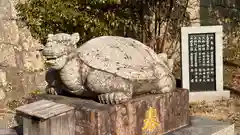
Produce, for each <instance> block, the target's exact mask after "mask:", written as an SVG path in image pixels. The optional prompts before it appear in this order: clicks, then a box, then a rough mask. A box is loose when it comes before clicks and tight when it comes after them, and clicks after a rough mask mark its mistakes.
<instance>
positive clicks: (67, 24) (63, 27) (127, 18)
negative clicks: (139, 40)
mask: <svg viewBox="0 0 240 135" xmlns="http://www.w3.org/2000/svg"><path fill="white" fill-rule="evenodd" d="M17 10H19V11H20V12H19V16H20V18H21V20H23V21H24V22H26V24H27V26H29V27H30V30H31V32H32V34H33V36H34V37H36V38H40V39H41V41H42V42H43V43H44V42H45V40H46V37H47V34H49V33H59V32H65V33H73V32H78V33H79V34H80V37H81V39H80V43H83V42H85V41H86V40H89V39H91V38H92V37H96V36H101V35H121V36H124V33H132V32H126V31H125V32H124V31H123V28H124V29H125V30H127V31H134V28H133V26H132V25H135V24H137V21H136V20H138V19H137V18H138V16H139V15H138V14H137V13H138V10H135V8H133V7H131V6H129V5H125V6H121V5H119V4H117V3H114V0H105V1H104V0H102V1H99V0H90V2H82V1H81V0H64V1H62V0H28V1H27V2H25V3H24V4H20V3H19V4H18V5H17ZM128 26H129V27H128ZM125 35H126V34H125ZM136 35H137V34H136Z"/></svg>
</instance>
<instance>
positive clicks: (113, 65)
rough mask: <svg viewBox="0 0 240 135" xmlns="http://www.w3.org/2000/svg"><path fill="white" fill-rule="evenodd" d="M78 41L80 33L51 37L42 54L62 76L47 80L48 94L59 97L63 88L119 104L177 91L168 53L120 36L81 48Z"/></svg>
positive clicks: (102, 39)
mask: <svg viewBox="0 0 240 135" xmlns="http://www.w3.org/2000/svg"><path fill="white" fill-rule="evenodd" d="M78 41H79V35H78V33H74V34H72V35H69V34H65V33H58V34H55V35H53V34H49V35H48V39H47V44H46V45H45V48H44V49H43V52H42V53H43V55H44V56H45V57H46V64H47V65H48V66H49V67H50V68H51V70H55V74H58V75H57V76H59V77H55V78H54V77H53V81H48V80H47V82H48V84H49V85H48V87H47V88H46V91H47V92H48V93H51V94H58V91H59V90H57V89H56V88H58V89H59V86H57V85H60V88H61V89H62V90H63V91H67V92H70V93H72V94H74V95H77V96H80V97H81V96H85V95H87V97H91V95H93V93H94V94H95V95H97V96H98V99H99V101H100V102H101V103H105V104H119V103H123V102H126V101H128V100H129V99H131V98H132V96H133V95H138V94H144V93H166V92H171V91H173V90H175V87H176V82H175V77H174V76H173V74H172V69H173V61H172V60H171V59H168V58H167V55H166V54H164V53H161V54H159V55H157V54H156V53H155V52H154V51H153V50H152V49H151V48H149V47H147V46H146V45H144V44H143V43H141V42H139V41H137V40H134V39H132V38H125V37H119V36H101V37H96V38H93V39H91V40H89V41H87V42H85V43H84V44H82V45H81V46H80V47H78V48H77V45H76V44H77V42H78ZM50 76H51V73H50ZM53 76H54V75H53ZM55 76H56V75H55ZM54 79H55V80H54Z"/></svg>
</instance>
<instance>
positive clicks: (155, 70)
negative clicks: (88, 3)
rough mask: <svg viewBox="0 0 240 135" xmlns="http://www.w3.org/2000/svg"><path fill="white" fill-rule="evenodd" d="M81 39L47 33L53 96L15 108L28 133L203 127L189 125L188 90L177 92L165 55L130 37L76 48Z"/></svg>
mask: <svg viewBox="0 0 240 135" xmlns="http://www.w3.org/2000/svg"><path fill="white" fill-rule="evenodd" d="M78 40H79V35H78V34H77V33H74V34H72V35H69V34H65V33H59V34H55V35H53V34H49V36H48V42H47V44H46V46H45V48H44V50H43V55H44V56H45V57H46V59H47V60H46V64H47V65H48V66H49V67H50V69H49V72H48V73H47V76H46V80H47V82H48V86H47V88H46V91H47V93H49V94H47V95H41V96H39V101H37V102H34V103H31V104H28V105H24V106H21V107H19V108H17V112H18V113H19V114H20V115H21V116H23V117H24V118H23V125H24V128H23V131H24V135H33V134H34V135H43V134H44V135H162V134H169V135H170V134H174V135H175V134H181V133H182V132H187V134H190V135H195V134H194V132H192V131H191V130H193V131H195V130H196V129H197V130H199V129H201V128H202V126H199V127H200V128H199V127H196V126H195V127H194V126H193V127H190V128H187V127H186V126H188V125H189V124H190V116H189V104H188V103H189V91H188V90H187V89H179V88H176V83H175V77H174V76H173V74H172V69H173V61H172V60H171V59H168V58H167V55H166V54H158V55H157V54H156V53H155V52H154V51H153V50H152V49H150V48H148V47H147V46H145V45H144V44H142V43H141V42H139V41H137V40H134V39H132V38H124V37H117V36H102V37H97V38H94V39H91V40H89V41H87V42H86V43H84V44H83V45H81V46H80V47H78V48H77V46H76V43H77V42H78ZM67 94H71V95H73V97H69V96H66V95H67ZM85 98H87V99H85ZM197 120H199V118H197ZM197 125H199V123H198V124H197ZM185 127H186V128H185ZM221 128H224V129H226V128H229V125H227V124H225V125H224V124H223V126H222V127H220V129H221ZM216 129H219V126H216ZM217 131H219V130H217ZM231 132H232V130H231ZM212 133H215V130H214V132H211V134H212ZM199 135H208V134H206V133H205V134H199ZM209 135H210V134H209ZM229 135H233V134H231V133H230V134H229Z"/></svg>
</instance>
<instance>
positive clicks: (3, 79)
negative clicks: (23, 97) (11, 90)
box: [0, 69, 7, 87]
mask: <svg viewBox="0 0 240 135" xmlns="http://www.w3.org/2000/svg"><path fill="white" fill-rule="evenodd" d="M0 86H4V87H5V86H7V73H6V72H5V71H3V70H2V69H0Z"/></svg>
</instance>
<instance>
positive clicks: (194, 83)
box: [188, 33, 216, 91]
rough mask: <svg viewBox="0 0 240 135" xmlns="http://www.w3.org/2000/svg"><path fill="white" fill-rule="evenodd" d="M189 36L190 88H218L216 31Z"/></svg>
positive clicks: (197, 89) (208, 89)
mask: <svg viewBox="0 0 240 135" xmlns="http://www.w3.org/2000/svg"><path fill="white" fill-rule="evenodd" d="M188 36H189V37H188V40H189V45H188V46H189V72H190V73H189V79H190V90H191V91H204V90H205V91H210V90H216V75H215V74H216V68H215V47H216V45H215V33H199V34H189V35H188Z"/></svg>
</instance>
